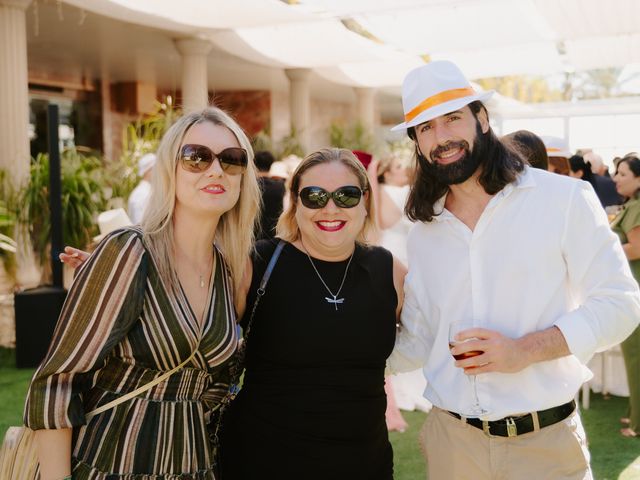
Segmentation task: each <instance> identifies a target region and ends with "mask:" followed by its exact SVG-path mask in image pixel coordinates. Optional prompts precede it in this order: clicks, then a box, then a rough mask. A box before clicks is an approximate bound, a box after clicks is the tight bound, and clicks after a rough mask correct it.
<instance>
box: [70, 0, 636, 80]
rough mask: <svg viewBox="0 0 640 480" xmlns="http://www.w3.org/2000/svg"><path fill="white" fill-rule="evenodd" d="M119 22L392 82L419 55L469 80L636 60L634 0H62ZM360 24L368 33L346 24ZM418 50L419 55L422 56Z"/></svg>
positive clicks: (254, 57) (332, 74)
mask: <svg viewBox="0 0 640 480" xmlns="http://www.w3.org/2000/svg"><path fill="white" fill-rule="evenodd" d="M67 3H70V4H73V5H76V6H77V7H79V8H83V9H86V10H91V11H94V12H96V13H100V14H102V15H107V16H112V17H114V18H118V19H120V20H125V21H135V22H137V23H142V24H146V25H148V26H152V27H156V28H163V29H168V30H173V31H176V32H179V33H181V34H189V35H194V34H197V35H199V36H201V37H205V38H209V39H211V40H212V41H213V42H214V43H215V45H216V46H218V47H219V48H220V49H222V50H225V51H227V52H229V53H231V54H233V55H236V56H238V57H241V58H243V59H245V60H249V61H251V62H256V63H260V64H263V65H269V66H279V67H291V68H299V67H309V68H315V69H317V71H318V73H319V74H321V75H322V76H324V77H326V78H330V79H333V80H334V81H336V82H339V83H348V84H351V85H354V86H376V87H385V86H389V87H392V86H398V85H399V84H400V83H401V81H402V78H403V76H404V74H405V73H406V72H407V70H409V69H410V68H412V67H414V66H416V65H419V64H420V63H421V62H422V61H423V60H422V58H424V56H427V57H428V58H430V59H441V58H447V59H451V60H453V61H455V62H457V63H458V64H459V65H460V67H461V68H462V69H463V70H464V71H465V72H466V73H467V75H469V76H470V77H471V78H482V77H492V76H501V75H512V74H539V75H545V74H550V73H558V72H563V71H576V70H584V69H592V68H601V67H602V68H604V67H613V66H625V65H627V64H630V63H640V22H638V19H639V18H640V2H638V1H635V0H611V1H609V2H604V3H603V2H601V1H599V0H482V1H480V0H446V1H445V0H377V1H376V2H370V1H367V0H299V1H297V2H290V3H293V5H289V4H288V3H287V2H282V1H279V0H235V1H233V2H229V1H225V0H209V1H206V2H204V1H200V0H182V1H181V2H180V4H179V8H176V3H175V2H173V1H171V0H67ZM343 20H350V21H352V22H356V24H357V25H360V26H361V27H362V29H363V30H364V31H366V32H368V33H369V34H371V38H365V36H362V35H359V34H357V33H354V32H353V31H351V30H349V29H347V28H345V26H344V25H343V23H342V21H343ZM421 57H422V58H421Z"/></svg>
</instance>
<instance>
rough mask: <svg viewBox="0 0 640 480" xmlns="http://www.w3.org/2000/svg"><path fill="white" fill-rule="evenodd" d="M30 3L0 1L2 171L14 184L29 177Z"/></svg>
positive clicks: (0, 147)
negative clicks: (27, 14)
mask: <svg viewBox="0 0 640 480" xmlns="http://www.w3.org/2000/svg"><path fill="white" fill-rule="evenodd" d="M30 3H31V0H0V105H1V106H2V107H1V108H0V168H2V169H4V170H6V171H7V172H8V173H9V178H10V179H11V181H12V182H13V184H14V185H16V186H17V185H19V184H20V183H21V182H23V181H25V180H26V179H27V177H28V175H29V164H30V158H31V155H30V151H29V79H28V70H27V27H26V9H27V7H28V6H29V4H30Z"/></svg>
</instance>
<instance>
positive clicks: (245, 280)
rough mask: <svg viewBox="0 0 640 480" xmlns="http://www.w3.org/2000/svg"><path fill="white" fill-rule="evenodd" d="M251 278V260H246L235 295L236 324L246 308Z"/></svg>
mask: <svg viewBox="0 0 640 480" xmlns="http://www.w3.org/2000/svg"><path fill="white" fill-rule="evenodd" d="M252 277H253V264H252V263H251V258H247V263H246V265H245V268H244V274H243V275H242V283H241V284H240V289H239V290H238V294H237V295H236V302H235V303H236V313H237V315H238V318H237V319H238V322H239V321H240V319H241V318H242V316H243V315H244V310H245V308H246V307H247V294H248V293H249V288H251V278H252Z"/></svg>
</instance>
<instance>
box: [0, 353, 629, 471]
mask: <svg viewBox="0 0 640 480" xmlns="http://www.w3.org/2000/svg"><path fill="white" fill-rule="evenodd" d="M14 365H15V361H14V359H13V352H12V351H10V350H7V349H2V348H0V436H2V437H4V432H5V431H6V429H7V427H9V426H11V425H20V424H21V422H22V409H23V406H24V398H25V395H26V393H27V387H28V384H29V380H30V379H31V375H33V370H18V369H16V368H14ZM626 411H627V399H626V398H620V397H608V398H603V396H602V395H598V394H595V395H592V396H591V408H590V409H589V410H584V411H583V412H582V418H583V421H584V425H585V428H586V430H587V436H588V438H589V446H590V450H591V465H592V467H593V472H594V476H595V478H596V480H640V438H635V439H632V438H623V437H622V436H621V435H620V434H619V432H618V430H619V429H620V424H619V423H618V422H619V419H620V417H621V416H623V415H624V414H626ZM403 415H404V418H405V420H406V421H407V422H408V423H409V428H408V429H407V430H406V431H405V432H403V433H397V432H392V433H391V434H390V437H391V443H392V444H393V451H394V462H395V471H396V475H395V478H396V480H419V479H423V478H425V465H424V460H423V457H422V454H421V453H420V446H419V444H418V433H419V431H420V429H421V428H422V424H423V423H424V420H425V418H426V414H424V413H422V412H403Z"/></svg>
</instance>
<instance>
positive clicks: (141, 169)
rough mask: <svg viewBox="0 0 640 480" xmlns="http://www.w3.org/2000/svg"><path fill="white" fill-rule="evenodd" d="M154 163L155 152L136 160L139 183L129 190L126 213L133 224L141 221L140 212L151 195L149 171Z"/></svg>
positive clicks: (142, 211) (141, 212)
mask: <svg viewBox="0 0 640 480" xmlns="http://www.w3.org/2000/svg"><path fill="white" fill-rule="evenodd" d="M155 164H156V154H155V153H147V154H145V155H143V156H142V157H140V160H138V176H140V177H141V180H140V183H138V185H137V186H136V188H134V189H133V190H132V191H131V195H129V203H128V207H127V210H128V212H127V213H128V214H129V218H130V219H131V222H132V223H133V224H134V225H137V224H139V223H140V222H141V221H142V214H143V213H144V209H145V208H146V207H147V202H148V201H149V197H150V196H151V172H152V171H153V166H154V165H155Z"/></svg>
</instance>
